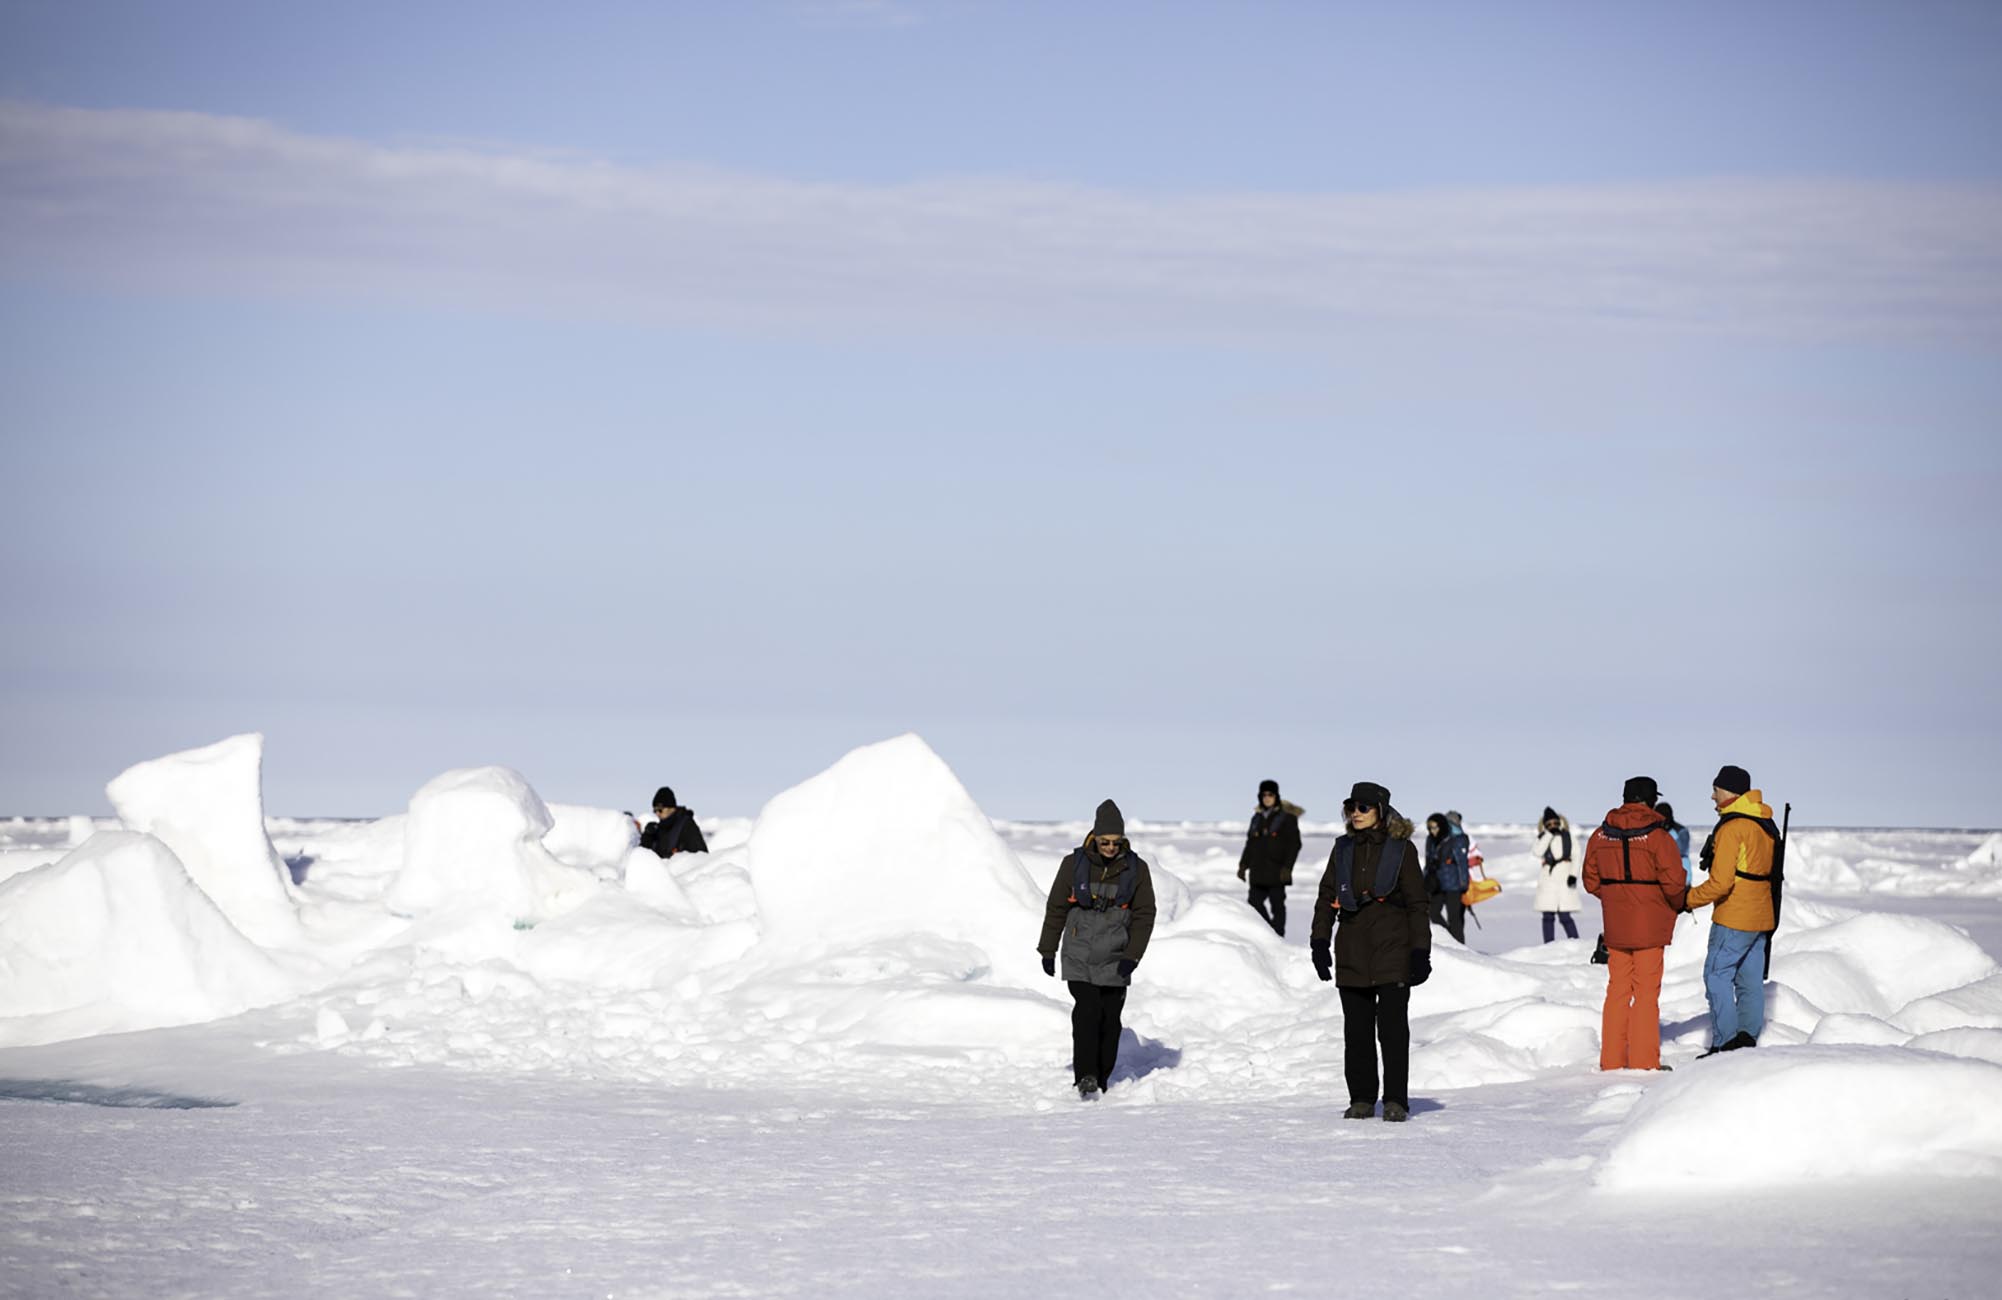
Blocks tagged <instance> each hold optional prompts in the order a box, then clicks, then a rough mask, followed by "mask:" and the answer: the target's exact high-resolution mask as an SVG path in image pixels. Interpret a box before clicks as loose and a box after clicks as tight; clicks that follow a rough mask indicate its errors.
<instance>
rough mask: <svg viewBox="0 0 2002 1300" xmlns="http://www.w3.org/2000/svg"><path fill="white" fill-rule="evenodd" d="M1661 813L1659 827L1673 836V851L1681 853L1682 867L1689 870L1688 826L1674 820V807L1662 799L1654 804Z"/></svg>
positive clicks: (1655, 808)
mask: <svg viewBox="0 0 2002 1300" xmlns="http://www.w3.org/2000/svg"><path fill="white" fill-rule="evenodd" d="M1654 810H1655V811H1656V812H1658V813H1660V814H1661V828H1662V829H1663V830H1665V831H1667V832H1668V833H1669V834H1670V835H1673V836H1674V837H1675V851H1676V852H1677V853H1680V854H1681V855H1682V869H1683V870H1684V871H1687V870H1689V828H1688V827H1687V826H1684V825H1683V824H1682V823H1681V822H1679V821H1677V820H1675V807H1674V805H1672V804H1670V803H1669V801H1668V800H1666V799H1664V800H1662V801H1661V802H1660V803H1658V804H1656V805H1655V806H1654Z"/></svg>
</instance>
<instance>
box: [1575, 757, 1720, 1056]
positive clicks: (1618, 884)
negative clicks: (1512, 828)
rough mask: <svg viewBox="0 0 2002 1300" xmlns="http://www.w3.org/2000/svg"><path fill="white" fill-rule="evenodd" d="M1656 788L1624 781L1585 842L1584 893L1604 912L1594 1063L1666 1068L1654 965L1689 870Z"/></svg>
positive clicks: (1670, 931) (1668, 938)
mask: <svg viewBox="0 0 2002 1300" xmlns="http://www.w3.org/2000/svg"><path fill="white" fill-rule="evenodd" d="M1658 793H1659V792H1658V791H1657V789H1656V787H1655V783H1654V778H1652V777H1646V776H1637V777H1634V778H1633V779H1632V780H1630V781H1628V782H1627V783H1626V786H1625V788H1624V789H1622V790H1621V791H1620V806H1619V807H1617V808H1615V809H1613V810H1612V811H1611V812H1609V813H1607V814H1606V819H1605V820H1604V821H1603V822H1601V823H1600V824H1599V829H1597V830H1595V831H1593V832H1592V837H1591V838H1590V839H1589V840H1587V841H1586V842H1585V892H1586V893H1588V894H1590V895H1592V897H1594V898H1596V899H1598V900H1599V906H1600V908H1601V910H1602V911H1603V913H1604V917H1605V931H1604V933H1603V934H1601V935H1600V937H1599V942H1600V944H1601V945H1602V946H1603V947H1604V949H1605V952H1606V1004H1605V1007H1604V1009H1603V1010H1602V1011H1601V1012H1600V1015H1599V1068H1600V1069H1601V1070H1666V1069H1668V1068H1669V1067H1668V1066H1666V1065H1663V1064H1662V1063H1661V971H1662V965H1663V963H1664V961H1665V959H1666V957H1667V955H1668V945H1669V944H1670V943H1672V942H1674V940H1675V921H1676V917H1677V916H1678V915H1679V914H1680V913H1681V912H1682V910H1683V904H1682V897H1683V892H1684V890H1685V889H1687V887H1688V885H1689V876H1688V874H1687V873H1686V872H1685V871H1684V870H1683V868H1682V855H1681V854H1680V853H1678V852H1677V851H1676V847H1675V840H1674V838H1673V837H1671V836H1670V835H1669V834H1668V830H1667V826H1666V823H1665V822H1664V819H1663V818H1662V815H1661V813H1660V812H1659V811H1657V810H1656V808H1655V798H1656V796H1657V794H1658ZM1549 811H1550V810H1549V809H1547V808H1546V809H1544V812H1545V814H1546V824H1547V815H1548V813H1549ZM1547 924H1548V923H1547V922H1546V925H1547ZM1545 939H1546V942H1547V941H1548V934H1547V933H1546V935H1545ZM1596 959H1597V957H1596V954H1595V955H1594V960H1596Z"/></svg>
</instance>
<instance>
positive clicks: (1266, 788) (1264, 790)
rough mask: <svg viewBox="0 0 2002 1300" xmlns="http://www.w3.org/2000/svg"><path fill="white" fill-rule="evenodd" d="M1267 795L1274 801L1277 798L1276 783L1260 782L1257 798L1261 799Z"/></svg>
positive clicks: (1277, 786)
mask: <svg viewBox="0 0 2002 1300" xmlns="http://www.w3.org/2000/svg"><path fill="white" fill-rule="evenodd" d="M1268 794H1269V795H1271V796H1272V797H1273V798H1274V799H1277V798H1278V797H1279V783H1278V782H1277V781H1260V782H1259V783H1258V797H1259V798H1261V799H1263V798H1264V797H1265V796H1266V795H1268Z"/></svg>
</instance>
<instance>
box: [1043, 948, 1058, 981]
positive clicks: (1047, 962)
mask: <svg viewBox="0 0 2002 1300" xmlns="http://www.w3.org/2000/svg"><path fill="white" fill-rule="evenodd" d="M1043 974H1045V975H1048V976H1049V977H1050V978H1052V979H1055V978H1056V974H1057V955H1056V954H1055V953H1053V952H1046V953H1044V954H1043Z"/></svg>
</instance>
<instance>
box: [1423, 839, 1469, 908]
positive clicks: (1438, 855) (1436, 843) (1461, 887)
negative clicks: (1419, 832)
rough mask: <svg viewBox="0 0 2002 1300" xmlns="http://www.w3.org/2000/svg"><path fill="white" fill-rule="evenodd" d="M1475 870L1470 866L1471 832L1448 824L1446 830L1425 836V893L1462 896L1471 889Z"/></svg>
mask: <svg viewBox="0 0 2002 1300" xmlns="http://www.w3.org/2000/svg"><path fill="white" fill-rule="evenodd" d="M1472 879H1473V872H1472V871H1470V870H1469V869H1468V867H1467V833H1466V832H1465V831H1463V830H1461V829H1460V828H1459V827H1457V826H1454V825H1452V824H1451V823H1450V822H1449V823H1447V828H1446V833H1445V834H1443V835H1437V836H1435V835H1433V834H1432V833H1431V832H1429V831H1428V832H1426V835H1425V892H1426V893H1428V894H1449V895H1453V896H1456V897H1457V896H1458V895H1460V894H1464V893H1466V892H1467V885H1468V883H1469V882H1471V881H1472Z"/></svg>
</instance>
